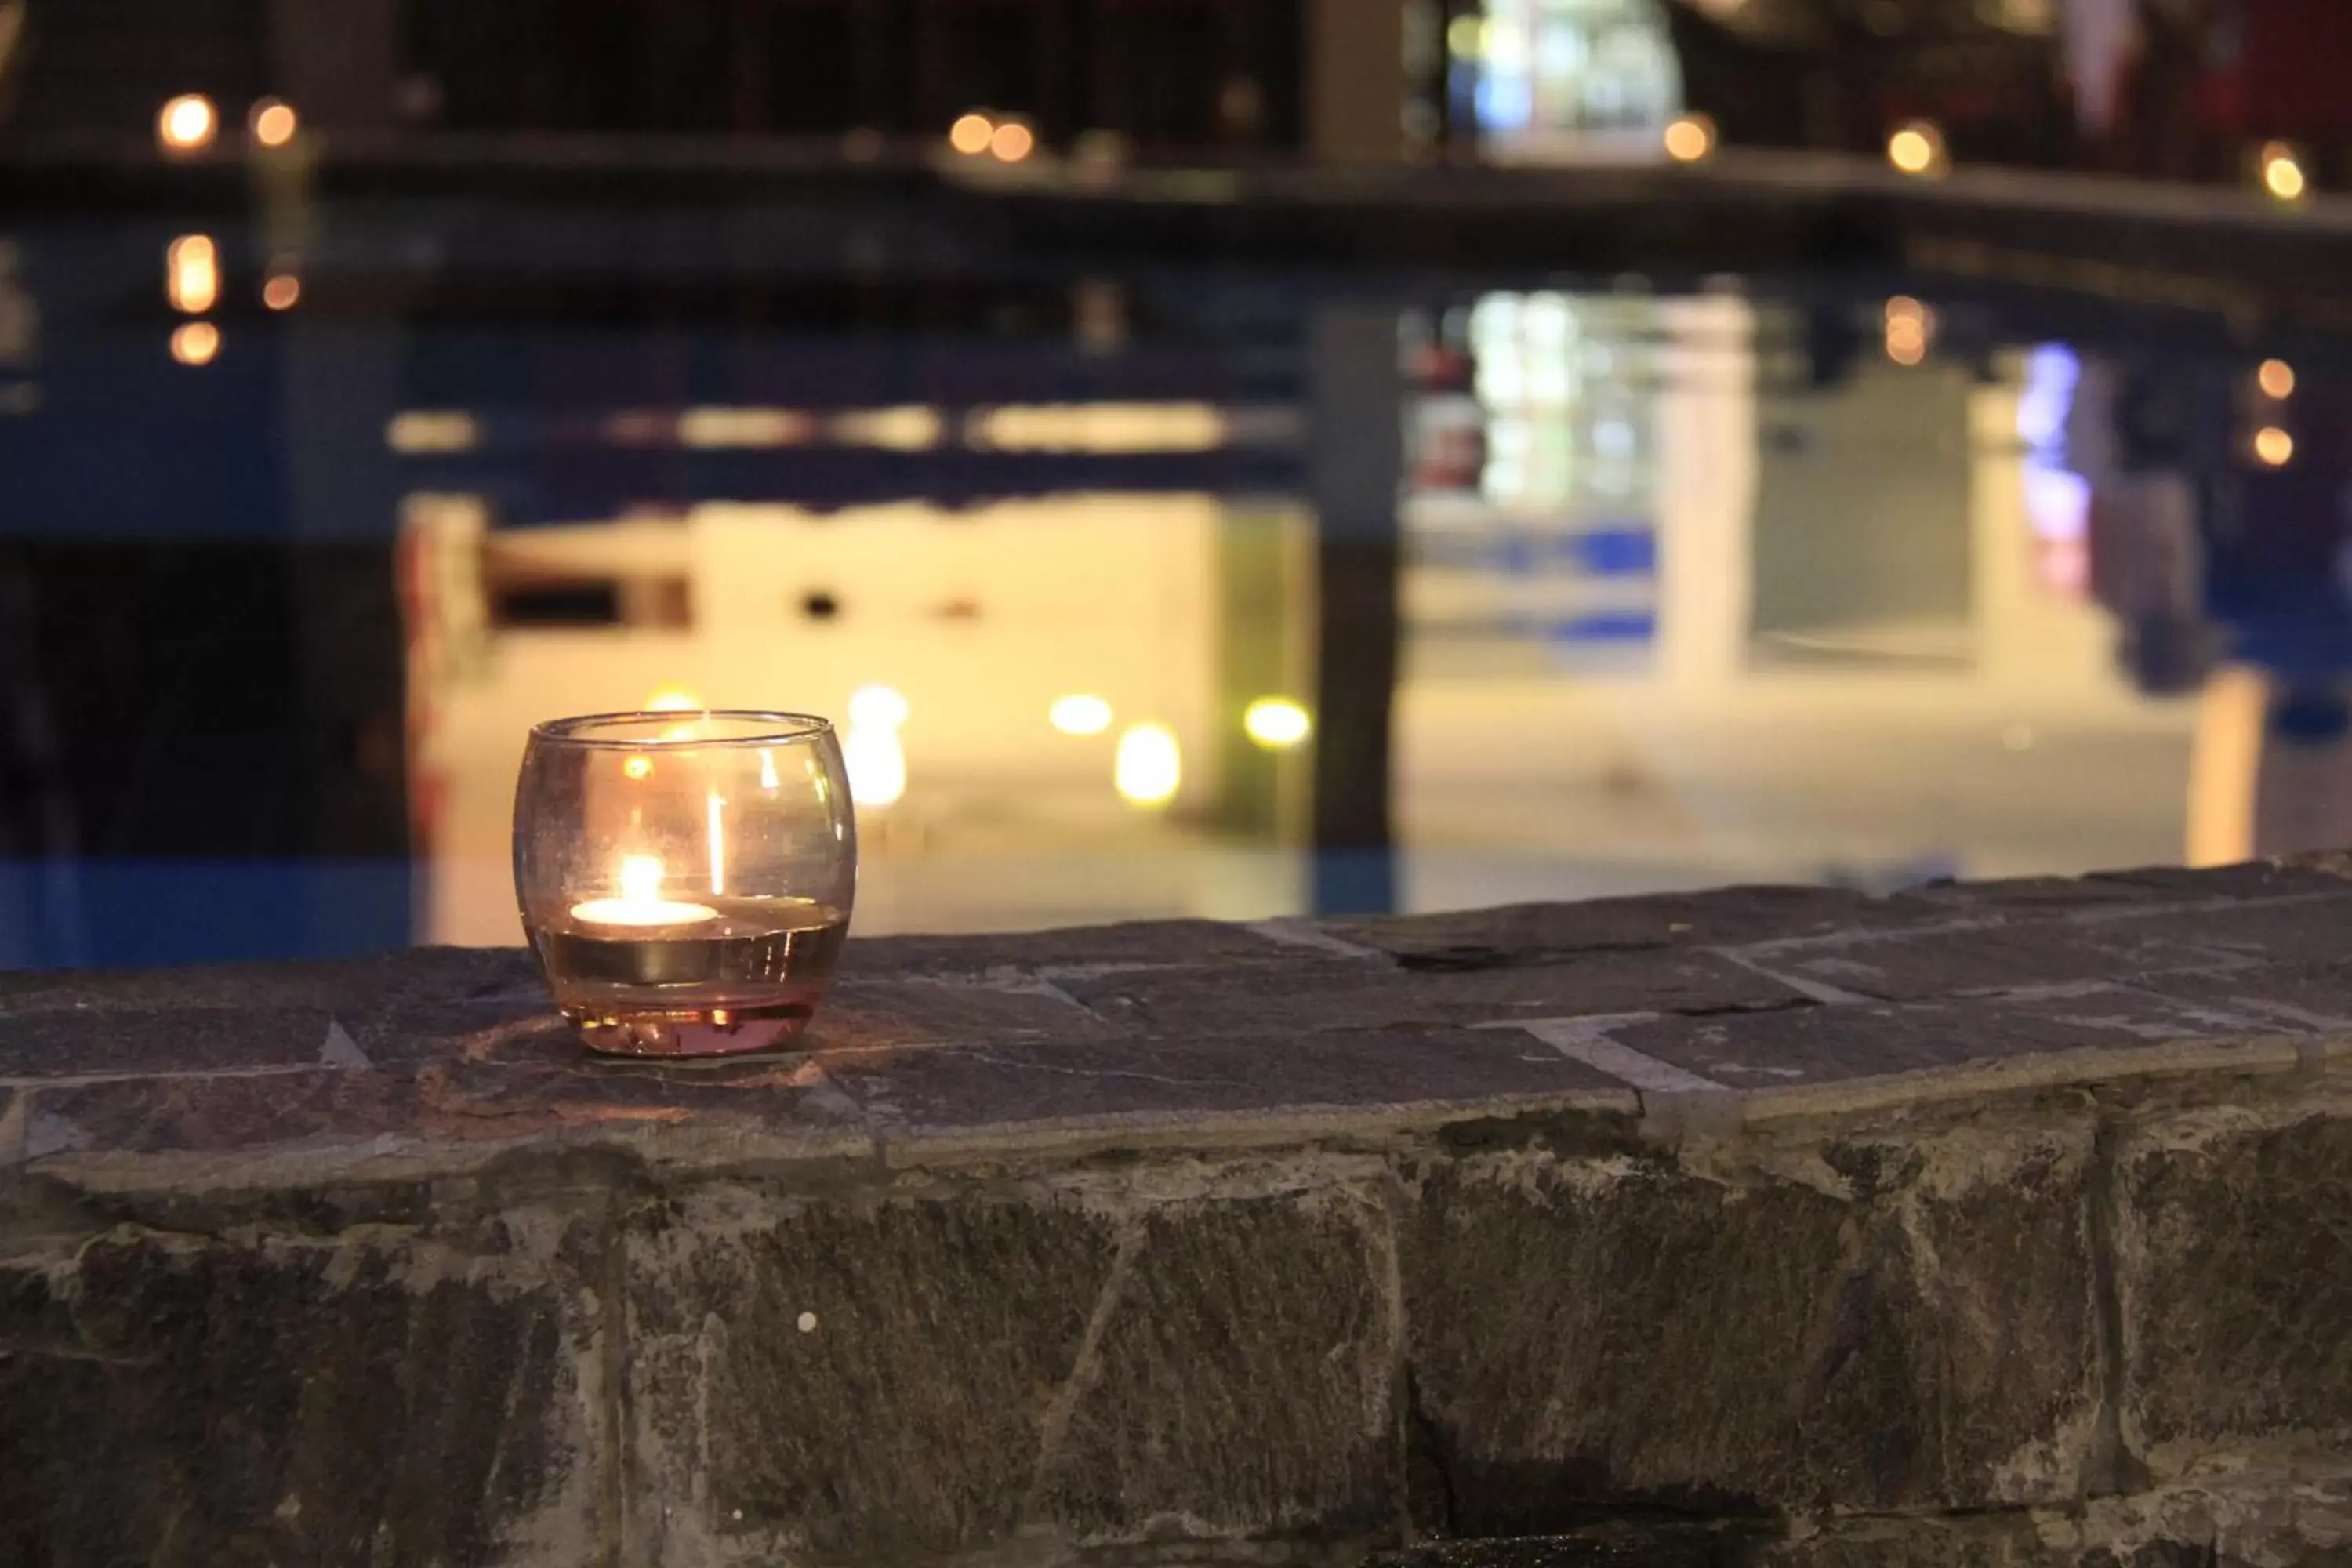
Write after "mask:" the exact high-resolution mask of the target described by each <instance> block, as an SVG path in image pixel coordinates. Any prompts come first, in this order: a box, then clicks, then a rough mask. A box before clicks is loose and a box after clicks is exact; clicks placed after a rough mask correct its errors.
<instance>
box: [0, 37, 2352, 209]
mask: <svg viewBox="0 0 2352 1568" xmlns="http://www.w3.org/2000/svg"><path fill="white" fill-rule="evenodd" d="M2094 5H2095V6H2096V7H2098V8H2099V10H2100V11H2101V14H2102V15H2105V16H2108V17H2109V18H2110V22H2111V24H2112V25H2110V26H2105V27H2104V28H2093V27H2088V26H2082V25H2079V24H2078V20H2077V18H2076V17H2075V16H2074V12H2076V11H2077V10H2080V9H2084V8H2086V7H2090V6H2094ZM0 23H5V26H0V37H8V38H12V39H13V40H14V41H13V45H12V47H8V48H7V49H6V51H5V54H6V56H7V57H8V58H6V59H0V134H5V128H6V127H8V126H12V125H13V126H21V127H26V128H31V129H36V130H50V131H54V130H58V129H68V130H83V131H104V130H112V131H115V132H121V133H125V134H130V133H136V132H142V131H143V130H144V129H145V128H146V127H147V126H148V125H149V124H150V123H151V122H152V117H153V114H154V112H155V110H156V107H157V105H159V104H160V103H161V102H163V100H165V99H167V98H169V97H171V96H172V95H173V94H176V93H180V92H189V91H198V92H205V93H208V94H210V95H212V96H213V97H214V98H215V100H218V101H219V102H220V103H221V104H223V105H224V107H225V108H226V110H227V111H228V113H229V114H230V116H231V117H232V118H234V117H236V116H238V115H241V114H242V113H243V111H244V106H246V105H247V104H249V103H251V102H252V101H253V100H256V99H257V98H259V97H261V96H263V95H265V94H268V95H274V96H278V97H281V98H285V99H287V100H290V101H292V102H294V103H295V104H297V105H298V106H299V108H300V110H301V112H302V113H303V114H304V115H305V116H306V117H307V120H308V122H309V123H311V124H313V125H316V126H323V127H334V128H341V129H344V130H347V131H348V130H366V131H372V132H384V133H394V132H436V131H440V132H540V133H546V132H578V133H590V132H593V133H606V134H623V135H631V134H634V135H694V136H704V137H722V136H724V137H764V138H785V139H791V138H815V139H819V140H821V141H824V142H827V143H831V142H835V141H836V140H837V139H840V138H844V137H849V138H853V139H855V140H853V142H852V143H851V145H852V146H853V147H854V148H857V149H860V150H861V153H860V155H872V156H879V155H880V154H881V153H882V151H883V150H885V149H887V148H889V147H891V146H894V145H898V146H905V145H909V144H913V145H922V144H927V143H929V142H933V141H935V140H936V139H937V138H938V137H940V135H941V134H942V133H944V132H945V131H946V130H947V128H948V127H949V126H950V124H951V123H952V122H953V121H955V120H956V118H957V117H959V116H960V115H962V114H964V113H967V112H969V111H971V110H984V111H994V112H996V113H998V114H1003V115H1015V116H1019V117H1021V118H1022V120H1023V121H1024V122H1025V123H1026V124H1027V125H1028V126H1029V127H1030V128H1031V129H1032V130H1033V131H1034V134H1035V136H1036V137H1037V138H1038V140H1039V142H1041V143H1042V144H1043V145H1044V146H1045V147H1046V148H1048V149H1050V150H1066V149H1069V148H1071V147H1073V146H1076V145H1077V144H1078V142H1079V141H1080V139H1081V138H1083V137H1086V136H1087V135H1088V133H1090V132H1091V133H1095V135H1096V136H1097V139H1100V140H1104V141H1106V142H1108V144H1111V145H1116V146H1117V147H1118V148H1120V149H1121V150H1123V151H1128V152H1132V153H1137V154H1139V155H1141V156H1145V157H1150V156H1154V155H1179V154H1181V155H1182V156H1185V157H1188V158H1203V157H1205V158H1210V159H1225V160H1247V159H1251V158H1256V157H1276V156H1282V155H1286V154H1297V153H1314V154H1319V155H1327V156H1343V157H1348V158H1353V159H1367V158H1369V159H1394V158H1398V157H1410V156H1415V155H1437V154H1444V153H1452V154H1457V155H1460V154H1469V153H1483V154H1485V155H1489V156H1495V157H1501V158H1531V157H1532V158H1543V157H1550V156H1559V155H1566V156H1581V155H1585V154H1587V153H1590V152H1591V150H1592V148H1593V147H1594V146H1595V145H1596V144H1600V145H1605V144H1606V143H1607V142H1608V141H1609V140H1610V139H1611V138H1612V137H1624V136H1631V137H1632V138H1633V140H1635V141H1637V142H1639V141H1642V140H1644V139H1645V138H1646V139H1648V140H1653V141H1654V132H1655V131H1656V130H1657V128H1658V127H1659V126H1661V125H1662V124H1664V122H1665V121H1666V120H1667V119H1669V118H1671V117H1672V116H1673V115H1674V114H1675V113H1677V112H1679V111H1680V110H1682V109H1683V108H1685V106H1687V107H1690V108H1694V109H1697V110H1704V111H1706V113H1708V114H1710V115H1711V116H1713V117H1714V118H1715V120H1716V121H1717V122H1718V124H1719V126H1720V127H1721V130H1722V132H1723V134H1724V136H1725V138H1726V139H1727V141H1728V142H1733V143H1738V144H1751V145H1765V146H1810V147H1824V148H1838V149H1843V150H1848V151H1855V152H1870V151H1873V150H1874V149H1875V148H1876V147H1877V146H1878V145H1879V144H1880V143H1881V142H1882V141H1883V139H1884V137H1885V134H1886V132H1887V131H1888V129H1889V128H1890V127H1891V126H1893V125H1895V124H1897V123H1900V122H1901V121H1905V120H1907V119H1910V118H1914V117H1927V118H1930V119H1934V120H1936V121H1938V122H1939V123H1941V124H1942V125H1943V126H1944V128H1945V131H1946V135H1947V138H1948V142H1949V143H1950V145H1951V146H1952V149H1953V151H1954V153H1955V154H1956V155H1957V156H1958V157H1960V158H1963V159H1970V160H1990V161H1998V162H2003V163H2026V164H2059V165H2065V164H2090V165H2093V166H2098V167H2110V168H2124V169H2130V170H2133V171H2135V172H2138V173H2144V174H2164V175H2168V176H2172V177H2192V176H2195V177H2210V178H2222V177H2237V176H2239V175H2241V174H2242V163H2243V153H2244V146H2245V144H2246V143H2247V142H2249V141H2250V140H2252V139H2260V138H2272V137H2284V138H2290V139H2294V140H2296V141H2298V142H2305V143H2306V144H2308V145H2309V147H2310V148H2311V150H2312V152H2313V153H2314V154H2315V157H2316V159H2317V162H2318V166H2319V167H2320V168H2322V169H2323V170H2329V171H2332V170H2333V169H2334V167H2335V166H2336V163H2338V162H2339V161H2340V157H2339V150H2340V147H2341V145H2342V144H2344V143H2346V142H2352V114H2347V108H2346V105H2345V102H2344V100H2343V97H2342V94H2341V93H2340V92H2339V91H2338V90H2337V84H2338V82H2339V80H2340V78H2341V73H2342V68H2343V67H2344V65H2345V64H2346V63H2347V62H2352V8H2347V7H2346V6H2344V5H2340V4H2338V3H2337V0H474V3H471V4H466V5H456V4H445V3H441V0H345V3H343V4H338V5H332V6H327V5H315V4H310V3H307V0H12V3H11V4H9V5H0Z"/></svg>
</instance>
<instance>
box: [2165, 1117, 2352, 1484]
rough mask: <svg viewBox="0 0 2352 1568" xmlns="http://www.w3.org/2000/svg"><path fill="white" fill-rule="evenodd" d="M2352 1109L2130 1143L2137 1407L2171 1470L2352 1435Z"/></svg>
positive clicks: (2179, 1123)
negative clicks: (2252, 1448)
mask: <svg viewBox="0 0 2352 1568" xmlns="http://www.w3.org/2000/svg"><path fill="white" fill-rule="evenodd" d="M2343 1110H2346V1107H2345V1106H2344V1105H2343V1104H2341V1103H2333V1104H2327V1105H2325V1106H2324V1107H2323V1106H2322V1105H2319V1104H2311V1105H2306V1106H2304V1107H2302V1108H2299V1113H2297V1114H2294V1117H2293V1119H2292V1120H2284V1121H2279V1120H2275V1119H2273V1118H2263V1119H2259V1120H2258V1119H2254V1118H2251V1117H2247V1116H2245V1115H2243V1114H2232V1113H2229V1112H2224V1111H2210V1112H2203V1113H2200V1114H2197V1115H2194V1116H2183V1117H2178V1118H2167V1119H2162V1120H2158V1121H2152V1122H2149V1123H2147V1125H2145V1126H2143V1127H2141V1128H2139V1129H2137V1131H2136V1133H2135V1136H2134V1137H2133V1138H2132V1139H2131V1141H2130V1142H2129V1143H2128V1144H2127V1145H2126V1148H2125V1150H2124V1152H2123V1155H2122V1178H2121V1183H2120V1185H2121V1188H2122V1198H2121V1202H2122V1205H2123V1219H2124V1226H2123V1234H2122V1239H2123V1241H2124V1247H2123V1248H2122V1252H2121V1261H2122V1286H2123V1301H2124V1306H2125V1313H2126V1316H2125V1346H2126V1355H2127V1360H2128V1367H2127V1372H2128V1377H2127V1382H2126V1387H2127V1388H2128V1390H2129V1397H2128V1400H2127V1402H2126V1405H2125V1408H2124V1418H2125V1423H2126V1431H2127V1433H2128V1434H2129V1435H2130V1436H2131V1437H2132V1438H2133V1439H2134V1441H2135V1443H2136V1445H2137V1446H2138V1447H2141V1448H2142V1450H2143V1451H2144V1452H2146V1453H2147V1454H2148V1455H2149V1456H2150V1457H2151V1458H2154V1459H2155V1460H2156V1461H2157V1462H2158V1464H2159V1465H2160V1466H2161V1467H2162V1468H2164V1469H2166V1470H2168V1471H2177V1470H2179V1468H2182V1467H2185V1466H2189V1465H2192V1464H2194V1463H2196V1462H2198V1461H2199V1460H2200V1459H2202V1458H2206V1457H2208V1456H2210V1454H2212V1453H2213V1452H2215V1451H2220V1452H2223V1453H2227V1452H2230V1451H2232V1450H2233V1449H2236V1448H2240V1447H2242V1446H2243V1445H2245V1444H2247V1443H2249V1442H2262V1441H2295V1442H2307V1443H2311V1444H2315V1445H2316V1446H2318V1447H2323V1448H2326V1449H2333V1450H2342V1449H2344V1448H2345V1447H2347V1446H2348V1445H2352V1399H2347V1390H2352V1219H2347V1216H2352V1120H2347V1119H2343V1117H2342V1116H2341V1112H2342V1111H2343Z"/></svg>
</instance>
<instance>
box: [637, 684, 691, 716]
mask: <svg viewBox="0 0 2352 1568" xmlns="http://www.w3.org/2000/svg"><path fill="white" fill-rule="evenodd" d="M701 711H703V701H702V699H701V698H699V697H697V696H696V695H695V694H694V693H693V692H691V691H689V690H688V689H686V688H685V687H683V686H665V687H661V688H660V689H657V690H656V691H655V692H654V694H653V695H652V696H651V697H649V698H647V699H646V712H648V713H699V712H701Z"/></svg>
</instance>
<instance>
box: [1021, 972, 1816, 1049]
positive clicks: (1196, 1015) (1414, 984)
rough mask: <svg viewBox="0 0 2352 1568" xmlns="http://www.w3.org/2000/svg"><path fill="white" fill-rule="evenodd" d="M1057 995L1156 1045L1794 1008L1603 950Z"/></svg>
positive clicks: (1161, 977)
mask: <svg viewBox="0 0 2352 1568" xmlns="http://www.w3.org/2000/svg"><path fill="white" fill-rule="evenodd" d="M1065 988H1066V990H1067V991H1068V992H1069V994H1071V995H1073V996H1075V997H1076V998H1077V999H1078V1000H1079V1001H1081V1002H1083V1003H1085V1004H1086V1005H1088V1006H1089V1007H1092V1008H1093V1009H1094V1010H1095V1011H1096V1012H1097V1013H1099V1014H1100V1015H1102V1016H1104V1017H1105V1018H1108V1019H1109V1020H1110V1021H1111V1022H1112V1023H1114V1024H1116V1025H1118V1026H1120V1027H1121V1028H1124V1029H1129V1030H1131V1031H1134V1032H1136V1033H1138V1034H1144V1035H1150V1036H1160V1037H1169V1036H1177V1035H1182V1034H1201V1035H1259V1036H1265V1035H1275V1034H1280V1033H1284V1032H1286V1031H1298V1032H1302V1033H1314V1032H1319V1031H1322V1030H1328V1029H1380V1028H1393V1027H1395V1026H1398V1025H1423V1026H1426V1025H1437V1024H1461V1025H1477V1024H1486V1023H1494V1022H1497V1021H1509V1020H1516V1019H1524V1018H1548V1017H1559V1016H1570V1015H1580V1014H1617V1013H1643V1012H1672V1013H1719V1012H1730V1011H1736V1010H1739V1009H1743V1008H1754V1007H1775V1006H1785V1005H1790V1004H1792V1003H1796V1002H1800V1001H1801V1000H1803V998H1802V997H1801V995H1800V994H1799V993H1797V992H1796V991H1794V990H1791V989H1790V987H1789V986H1787V985H1785V984H1781V983H1780V982H1779V981H1777V980H1773V979H1770V978H1769V977H1767V976H1765V975H1762V974H1759V973H1756V972H1755V971H1753V970H1750V969H1745V968H1742V967H1741V966H1740V965H1738V964H1737V963H1732V962H1731V961H1730V960H1728V959H1726V958H1721V957H1718V956H1717V955H1716V954H1714V953H1706V952H1693V953H1665V952H1625V953H1615V952H1602V953H1594V954H1588V955H1583V956H1580V957H1576V958H1571V959H1563V960H1561V961H1559V962H1558V963H1544V964H1539V965H1535V966H1529V967H1522V966H1518V965H1498V966H1496V967H1493V968H1489V969H1472V970H1455V969H1445V970H1437V971H1431V972H1422V973H1415V972H1412V971H1400V970H1397V969H1394V968H1391V967H1388V966H1386V965H1381V964H1376V963H1366V962H1363V961H1352V960H1349V959H1344V958H1337V959H1335V958H1319V957H1302V958H1300V959H1298V960H1297V961H1296V962H1294V963H1291V964H1288V965H1286V966H1285V967H1284V968H1283V969H1282V970H1281V971H1280V972H1279V978H1278V979H1270V978H1269V977H1268V976H1267V974H1266V973H1265V972H1264V971H1260V970H1255V969H1248V968H1240V969H1235V968H1219V969H1166V970H1150V971H1144V972H1137V973H1119V974H1110V975H1105V976H1102V977H1100V978H1097V979H1093V980H1083V981H1072V982H1070V983H1069V984H1067V985H1066V987H1065Z"/></svg>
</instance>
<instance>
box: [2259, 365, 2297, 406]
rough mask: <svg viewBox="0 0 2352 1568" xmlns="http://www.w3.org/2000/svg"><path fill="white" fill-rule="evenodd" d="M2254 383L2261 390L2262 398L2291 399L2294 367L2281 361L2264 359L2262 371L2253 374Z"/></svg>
mask: <svg viewBox="0 0 2352 1568" xmlns="http://www.w3.org/2000/svg"><path fill="white" fill-rule="evenodd" d="M2254 382H2255V384H2257V385H2259V386H2260V387H2261V388H2262V389H2263V396H2264V397H2271V398H2286V397H2293V396H2294V366H2293V365H2291V364H2289V363H2286V361H2284V360H2283V359H2266V360H2264V361H2263V367H2262V369H2260V370H2258V371H2256V372H2254Z"/></svg>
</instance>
